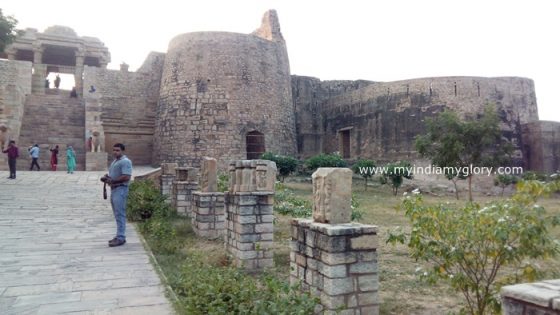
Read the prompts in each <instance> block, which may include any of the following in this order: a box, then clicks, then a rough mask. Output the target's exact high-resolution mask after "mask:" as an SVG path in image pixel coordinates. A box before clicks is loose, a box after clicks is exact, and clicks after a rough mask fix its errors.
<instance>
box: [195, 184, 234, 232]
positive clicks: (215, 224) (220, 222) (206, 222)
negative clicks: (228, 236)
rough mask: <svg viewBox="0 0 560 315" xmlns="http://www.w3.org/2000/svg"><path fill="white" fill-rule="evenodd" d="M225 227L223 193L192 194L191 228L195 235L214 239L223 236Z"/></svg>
mask: <svg viewBox="0 0 560 315" xmlns="http://www.w3.org/2000/svg"><path fill="white" fill-rule="evenodd" d="M225 227H226V217H225V209H224V193H221V192H200V191H195V192H193V200H192V228H193V231H194V232H195V234H196V235H197V236H199V237H203V238H208V239H216V238H219V237H223V236H224V230H225Z"/></svg>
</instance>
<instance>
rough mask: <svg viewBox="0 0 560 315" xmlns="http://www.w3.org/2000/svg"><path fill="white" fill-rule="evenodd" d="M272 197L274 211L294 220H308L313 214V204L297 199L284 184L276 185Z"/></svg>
mask: <svg viewBox="0 0 560 315" xmlns="http://www.w3.org/2000/svg"><path fill="white" fill-rule="evenodd" d="M275 190H276V192H275V195H274V211H275V212H278V213H280V214H283V215H289V216H291V217H294V218H308V217H311V214H312V213H313V204H312V203H311V202H310V201H309V200H307V199H303V198H300V197H297V196H296V195H295V194H294V192H293V191H292V190H290V189H288V188H287V187H286V186H285V185H284V184H282V183H277V184H276V187H275Z"/></svg>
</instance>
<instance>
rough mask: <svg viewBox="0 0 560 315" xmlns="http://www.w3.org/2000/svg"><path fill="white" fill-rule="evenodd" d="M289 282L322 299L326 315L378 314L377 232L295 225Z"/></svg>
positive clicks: (306, 221)
mask: <svg viewBox="0 0 560 315" xmlns="http://www.w3.org/2000/svg"><path fill="white" fill-rule="evenodd" d="M291 229H292V231H291V233H292V242H291V253H290V270H291V273H290V282H291V283H292V284H296V283H300V282H301V285H302V289H303V290H304V291H309V292H311V294H313V295H316V296H319V297H320V299H321V305H322V306H321V307H322V309H321V310H322V311H324V312H325V314H331V313H332V314H336V311H337V310H340V311H341V312H342V313H341V314H362V315H365V314H379V296H378V290H379V278H378V273H377V242H378V240H377V227H376V226H372V225H363V224H357V223H347V224H334V225H332V224H324V223H316V222H313V221H312V220H309V219H294V220H293V221H292V224H291Z"/></svg>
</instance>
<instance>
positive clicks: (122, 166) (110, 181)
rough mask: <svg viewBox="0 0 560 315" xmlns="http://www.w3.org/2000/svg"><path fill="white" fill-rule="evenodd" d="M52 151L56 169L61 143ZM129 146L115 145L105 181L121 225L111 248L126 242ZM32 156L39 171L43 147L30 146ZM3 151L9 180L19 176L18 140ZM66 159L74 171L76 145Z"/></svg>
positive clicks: (52, 163) (10, 142) (10, 143)
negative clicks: (8, 171)
mask: <svg viewBox="0 0 560 315" xmlns="http://www.w3.org/2000/svg"><path fill="white" fill-rule="evenodd" d="M49 150H50V151H51V168H52V170H53V171H56V166H57V164H58V150H59V149H58V145H56V146H54V147H53V148H50V149H49ZM124 150H125V146H124V145H123V144H122V143H117V144H115V145H114V146H113V157H114V158H115V159H114V160H113V162H112V163H111V165H110V166H109V173H107V174H105V175H104V176H103V177H102V178H101V181H102V182H103V183H104V184H105V185H109V187H111V208H113V215H114V217H115V221H116V224H117V231H116V234H115V237H113V238H112V239H111V240H109V241H108V245H109V247H116V246H121V245H124V244H125V243H126V236H125V233H126V203H127V199H128V185H129V183H130V179H131V177H132V162H131V161H130V160H129V159H128V157H127V156H126V155H124ZM28 151H29V154H30V156H31V158H32V162H31V170H32V169H33V167H34V166H35V165H36V166H37V170H40V167H39V164H38V163H37V159H38V158H39V153H40V149H39V146H38V145H37V144H35V145H34V146H32V147H31V148H29V149H28ZM2 152H3V153H6V154H7V155H8V164H9V167H10V177H9V179H15V178H16V159H17V158H18V157H19V150H18V147H17V146H16V142H15V141H13V140H10V141H9V143H8V148H6V149H5V150H4V148H2ZM66 158H67V166H68V173H73V172H74V169H75V167H76V153H75V152H74V149H73V148H72V146H70V145H69V146H68V148H67V149H66Z"/></svg>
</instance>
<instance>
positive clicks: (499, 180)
mask: <svg viewBox="0 0 560 315" xmlns="http://www.w3.org/2000/svg"><path fill="white" fill-rule="evenodd" d="M517 180H518V178H517V177H516V176H514V175H498V176H496V178H494V186H500V187H502V194H501V195H502V196H503V195H504V190H505V189H506V187H507V186H509V185H513V184H515V183H517Z"/></svg>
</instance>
